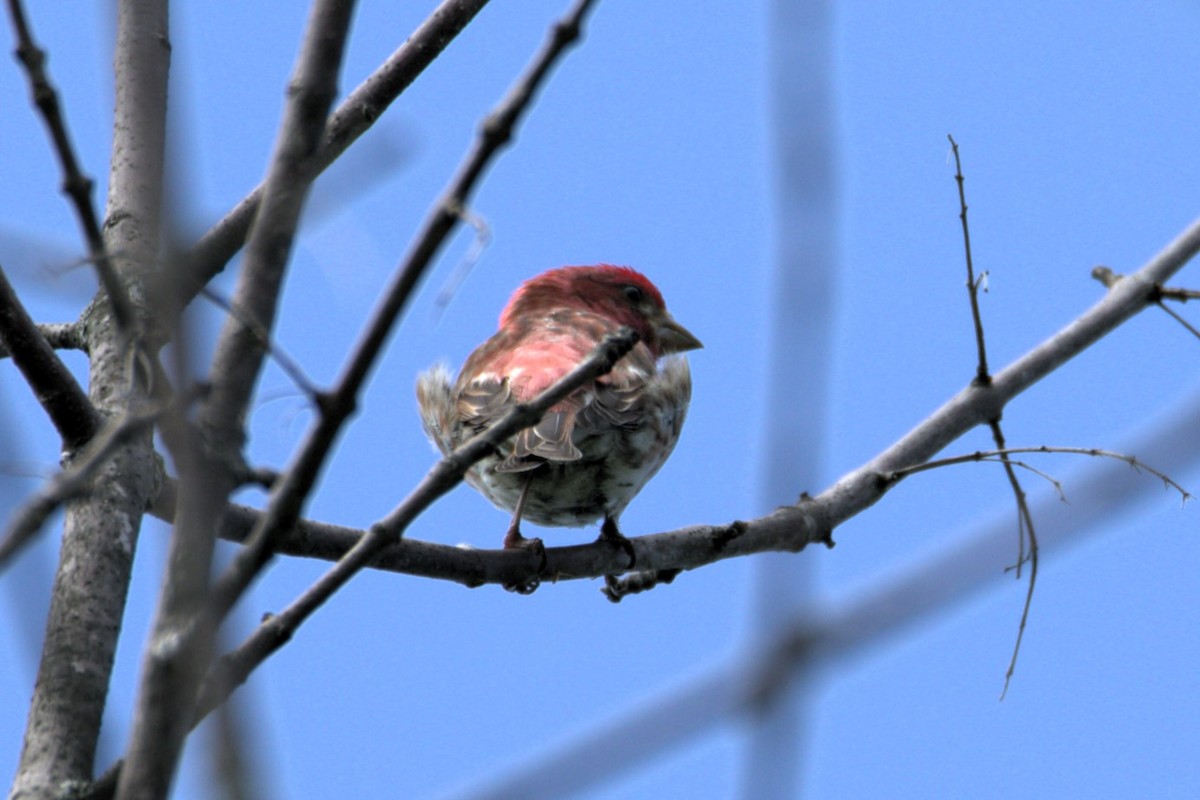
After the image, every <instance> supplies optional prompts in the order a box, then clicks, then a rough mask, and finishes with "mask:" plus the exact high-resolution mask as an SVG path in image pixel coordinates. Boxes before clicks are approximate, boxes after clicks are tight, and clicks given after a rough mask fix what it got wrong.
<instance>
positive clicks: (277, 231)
mask: <svg viewBox="0 0 1200 800" xmlns="http://www.w3.org/2000/svg"><path fill="white" fill-rule="evenodd" d="M353 8H354V2H353V0H321V1H320V2H317V3H315V4H314V6H313V9H312V12H311V15H310V17H309V20H308V26H307V30H306V33H305V37H304V41H303V44H302V46H301V51H300V54H299V56H298V59H297V64H296V68H295V72H294V74H293V78H292V83H291V86H290V87H289V93H288V101H287V104H286V106H285V110H284V117H283V120H282V121H281V123H280V129H279V134H278V138H277V141H276V146H275V153H274V155H273V157H272V160H271V164H270V167H269V169H268V172H267V179H266V183H265V189H264V192H263V199H262V203H261V207H260V208H259V210H258V214H257V216H256V218H255V222H254V227H253V229H252V230H251V234H250V240H249V243H248V246H247V250H246V257H245V259H244V261H243V264H242V271H241V275H240V278H239V281H238V286H237V290H236V294H235V296H234V299H233V305H234V306H235V307H237V308H238V310H239V313H238V314H231V315H230V316H229V317H227V318H226V322H225V325H224V327H223V328H222V331H221V334H220V336H219V338H218V340H217V346H216V353H215V355H214V357H213V364H212V368H211V372H210V376H211V389H210V391H209V393H208V395H207V397H206V398H205V402H204V403H203V404H202V406H201V410H200V414H199V424H200V428H201V430H202V431H203V434H204V435H205V436H206V437H207V440H206V442H205V445H206V446H207V448H210V449H206V448H205V447H202V446H200V444H199V443H198V442H196V441H195V437H194V436H191V435H188V433H189V429H187V428H186V427H185V426H184V425H182V424H181V425H176V426H175V428H176V430H175V431H174V433H173V435H172V436H171V437H167V438H166V439H165V440H166V441H167V443H168V446H169V447H171V449H172V454H173V455H174V457H175V463H176V466H177V467H178V468H179V469H180V473H181V477H182V483H181V504H180V512H181V513H180V514H179V519H178V520H177V522H176V525H175V532H174V536H173V537H172V540H171V548H170V553H169V557H168V558H169V561H168V566H167V574H166V576H165V578H164V581H163V585H162V593H161V595H160V598H159V605H158V609H157V611H156V614H155V620H154V630H153V632H152V633H151V636H150V638H149V641H148V642H147V645H146V649H145V654H144V657H143V677H142V681H141V685H140V687H139V692H138V698H137V703H136V706H135V712H134V719H133V731H132V734H131V736H130V742H129V748H128V750H127V760H126V766H125V769H124V770H122V773H121V778H120V781H119V782H118V785H117V797H118V798H122V800H135V799H137V800H154V798H160V797H166V796H167V794H168V792H169V789H170V786H171V782H172V779H173V777H174V774H175V768H176V766H177V764H178V761H179V756H180V753H181V752H182V749H183V741H184V738H185V737H186V736H187V733H188V731H189V730H190V727H189V725H188V720H189V717H190V709H192V708H193V706H194V703H195V693H196V687H197V685H198V682H199V680H200V678H201V676H203V674H204V672H205V670H206V669H207V666H208V662H209V658H210V657H211V651H212V646H213V634H214V628H213V626H212V625H209V624H206V623H207V622H209V621H210V620H209V618H208V617H207V615H204V614H202V613H201V612H202V610H203V608H204V607H205V602H206V598H207V594H208V588H209V573H210V569H211V562H212V552H213V543H214V531H215V529H216V527H217V520H218V518H219V516H220V508H221V506H222V504H223V503H224V502H225V501H226V500H227V499H228V497H229V494H230V493H231V492H232V491H233V490H234V489H235V488H236V487H237V483H238V480H239V475H240V474H241V470H240V469H231V468H230V465H234V464H240V460H241V448H242V444H243V443H244V441H245V428H244V420H245V415H246V408H247V407H248V405H249V402H250V398H251V396H252V393H253V391H254V386H255V384H256V383H257V380H258V376H259V373H260V372H261V369H262V366H263V361H264V358H265V355H266V347H265V346H264V343H263V341H262V334H263V332H269V331H270V330H271V329H272V328H273V324H274V319H275V314H276V309H277V306H278V302H279V296H280V290H281V288H282V285H283V278H284V275H285V274H286V268H287V263H288V256H289V254H290V252H291V247H292V242H293V239H294V236H295V232H296V227H297V224H298V223H299V219H300V211H301V208H302V207H303V204H304V200H305V198H306V197H307V194H308V190H309V188H310V186H311V184H312V180H313V178H314V177H315V176H316V174H317V170H316V169H315V167H314V164H313V160H314V155H315V154H316V152H317V148H318V146H319V143H320V137H321V132H322V131H323V130H324V126H325V119H326V115H327V114H328V112H329V107H330V105H331V104H332V103H333V99H334V97H335V96H336V93H337V77H338V74H339V73H340V68H341V63H342V55H343V52H344V48H345V42H346V40H347V38H348V36H349V31H350V20H351V17H352V12H353ZM248 322H249V324H247V323H248ZM180 422H182V420H180ZM185 634H186V635H185Z"/></svg>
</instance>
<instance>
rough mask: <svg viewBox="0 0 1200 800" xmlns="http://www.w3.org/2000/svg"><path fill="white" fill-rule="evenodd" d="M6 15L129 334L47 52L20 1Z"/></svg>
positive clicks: (117, 315)
mask: <svg viewBox="0 0 1200 800" xmlns="http://www.w3.org/2000/svg"><path fill="white" fill-rule="evenodd" d="M8 9H9V14H10V15H11V16H12V21H13V28H14V29H16V33H17V60H18V61H20V62H21V64H22V65H23V66H24V67H25V72H26V74H27V75H28V76H29V86H30V91H31V92H32V94H33V100H34V104H35V105H36V106H37V108H38V111H39V112H41V115H42V119H43V121H44V122H45V123H46V128H47V130H48V131H49V133H50V138H51V140H52V141H53V143H54V152H55V154H56V155H57V156H58V161H59V164H60V165H61V166H62V171H63V186H62V188H63V191H64V192H65V193H66V195H67V197H69V198H70V200H71V204H72V205H73V206H74V208H75V215H76V216H77V217H78V218H79V224H80V226H81V227H82V228H83V236H84V240H85V241H86V242H87V247H88V252H89V253H90V254H91V259H90V260H91V263H92V266H94V267H95V269H96V274H97V275H98V276H99V278H100V285H101V286H103V287H104V291H105V293H106V294H107V295H108V299H109V302H110V303H111V304H112V312H113V319H114V320H115V321H116V323H117V326H118V328H119V329H120V330H122V331H124V332H126V333H128V332H129V331H130V330H131V329H132V326H133V321H134V314H133V305H132V303H131V302H130V300H129V296H128V295H127V294H126V292H125V287H124V286H123V285H122V284H121V281H120V279H119V278H118V277H117V273H116V270H114V269H113V266H112V263H111V262H110V261H109V259H108V255H107V250H106V248H105V244H104V235H103V234H102V233H101V231H100V221H99V218H98V217H97V216H96V210H95V208H93V207H92V188H93V185H94V183H93V181H92V179H91V178H89V177H88V176H86V175H84V174H83V171H82V170H80V168H79V160H78V159H77V158H76V157H75V148H74V146H73V145H72V144H71V136H70V134H69V133H68V132H67V122H66V119H64V118H63V114H62V108H61V107H60V105H59V102H58V91H57V90H56V89H55V88H54V85H53V84H52V83H51V82H50V78H49V76H48V75H47V74H46V53H45V51H43V50H42V49H41V48H40V47H39V46H38V45H37V42H35V41H34V38H33V31H32V30H31V29H30V27H29V21H28V20H27V19H26V18H25V9H24V8H23V7H22V5H21V0H8Z"/></svg>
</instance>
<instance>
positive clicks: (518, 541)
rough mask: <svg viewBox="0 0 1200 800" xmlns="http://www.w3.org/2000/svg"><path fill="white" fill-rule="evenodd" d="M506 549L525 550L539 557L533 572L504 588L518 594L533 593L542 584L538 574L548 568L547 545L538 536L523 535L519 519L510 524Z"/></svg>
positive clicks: (505, 539)
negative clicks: (528, 537) (527, 536)
mask: <svg viewBox="0 0 1200 800" xmlns="http://www.w3.org/2000/svg"><path fill="white" fill-rule="evenodd" d="M504 549H505V550H524V551H525V552H527V553H532V554H533V556H534V558H536V559H537V568H535V569H534V570H533V574H532V575H531V576H530V577H528V578H525V579H523V580H520V581H517V582H516V583H505V584H503V586H504V589H505V590H506V591H509V592H516V593H517V594H533V593H534V592H535V591H537V588H538V586H540V585H541V583H542V580H541V578H539V577H538V576H539V575H540V574H541V573H542V571H543V570H545V569H546V545H544V544H543V543H542V540H541V539H539V538H537V537H536V536H535V537H534V538H532V539H526V538H525V537H524V536H522V535H521V527H520V525H518V524H517V520H514V521H513V524H512V525H510V526H509V528H508V532H507V533H505V534H504Z"/></svg>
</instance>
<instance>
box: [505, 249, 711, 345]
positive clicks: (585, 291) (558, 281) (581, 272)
mask: <svg viewBox="0 0 1200 800" xmlns="http://www.w3.org/2000/svg"><path fill="white" fill-rule="evenodd" d="M561 308H574V309H580V310H584V311H591V312H593V313H596V314H600V315H602V316H604V317H607V318H608V319H611V320H613V321H614V322H616V323H618V324H620V325H628V326H629V327H631V328H633V329H634V330H636V331H637V332H638V334H639V335H640V336H641V337H642V341H643V342H645V344H646V346H647V347H649V348H650V349H651V351H652V352H654V353H655V355H659V354H661V353H675V352H682V351H684V350H695V349H697V348H699V347H702V346H703V345H701V344H700V340H699V339H697V338H696V337H695V336H693V335H692V334H691V333H689V332H688V331H687V329H686V328H684V327H683V326H682V325H680V324H679V323H678V322H676V321H675V320H674V319H673V318H672V317H671V315H670V314H668V313H667V309H666V305H665V304H664V302H663V297H662V293H661V292H659V291H658V287H657V286H655V285H654V284H653V283H651V282H650V279H649V278H647V277H646V276H645V275H643V274H642V273H640V272H638V271H637V270H634V269H631V268H629V267H618V266H613V265H612V264H597V265H595V266H590V267H559V268H558V269H552V270H547V271H546V272H543V273H542V274H540V275H537V276H536V277H533V278H530V279H529V280H527V281H525V283H523V284H521V286H520V287H519V288H518V289H517V291H516V292H514V293H513V296H512V298H511V299H509V301H508V305H507V306H505V308H504V312H503V313H502V314H501V315H500V327H501V328H504V327H506V326H509V325H511V324H513V323H514V322H515V320H518V319H522V318H526V319H529V318H536V315H537V314H539V313H546V312H548V311H552V310H555V309H561Z"/></svg>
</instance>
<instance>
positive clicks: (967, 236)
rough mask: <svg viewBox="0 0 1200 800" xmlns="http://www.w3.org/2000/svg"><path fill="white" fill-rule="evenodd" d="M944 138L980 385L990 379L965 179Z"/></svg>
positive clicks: (953, 143) (951, 139) (955, 147)
mask: <svg viewBox="0 0 1200 800" xmlns="http://www.w3.org/2000/svg"><path fill="white" fill-rule="evenodd" d="M946 138H947V139H949V140H950V147H951V149H952V150H953V151H954V180H955V182H956V183H958V207H959V213H958V218H959V219H960V220H961V221H962V232H963V248H964V249H965V250H966V256H967V294H968V296H969V297H970V298H971V320H972V321H973V322H974V324H975V345H976V348H977V349H978V351H979V365H978V367H977V371H976V373H975V380H976V381H978V382H979V383H980V384H981V385H986V384H987V383H988V381H990V380H991V375H990V374H989V373H988V364H987V349H986V348H985V347H984V344H983V320H982V318H981V317H980V314H979V283H978V281H976V280H975V265H974V262H973V261H972V258H971V228H970V226H969V225H967V195H966V191H965V189H964V187H963V184H964V182H965V180H966V179H965V178H964V177H963V171H962V161H961V160H960V159H959V156H958V142H956V141H954V137H953V136H950V135H949V134H947V136H946Z"/></svg>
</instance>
